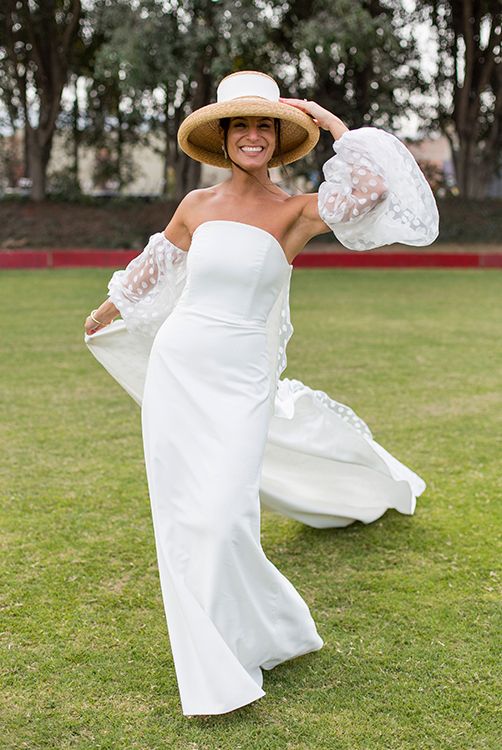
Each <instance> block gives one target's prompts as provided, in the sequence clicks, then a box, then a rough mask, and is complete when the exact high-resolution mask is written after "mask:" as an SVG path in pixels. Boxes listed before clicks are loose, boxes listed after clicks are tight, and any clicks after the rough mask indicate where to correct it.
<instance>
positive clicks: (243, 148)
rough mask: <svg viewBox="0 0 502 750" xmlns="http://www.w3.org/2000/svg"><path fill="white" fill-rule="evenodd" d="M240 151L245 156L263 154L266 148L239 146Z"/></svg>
mask: <svg viewBox="0 0 502 750" xmlns="http://www.w3.org/2000/svg"><path fill="white" fill-rule="evenodd" d="M239 151H242V152H243V153H244V154H261V152H262V151H265V146H239Z"/></svg>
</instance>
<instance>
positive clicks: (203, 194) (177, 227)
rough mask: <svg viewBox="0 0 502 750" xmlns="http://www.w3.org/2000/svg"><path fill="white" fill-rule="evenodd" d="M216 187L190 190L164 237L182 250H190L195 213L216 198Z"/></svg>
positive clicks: (179, 205)
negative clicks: (213, 197)
mask: <svg viewBox="0 0 502 750" xmlns="http://www.w3.org/2000/svg"><path fill="white" fill-rule="evenodd" d="M214 191H215V188H214V187H209V188H197V189H196V190H190V192H189V193H187V194H186V195H185V196H184V197H183V198H182V199H181V201H180V202H179V204H178V206H177V208H176V211H175V212H174V214H173V215H172V218H171V220H170V221H169V223H168V225H167V226H166V228H165V229H164V236H165V237H166V238H167V239H168V240H170V241H171V242H172V243H173V244H174V245H176V246H177V247H179V248H180V249H181V250H188V248H189V247H190V243H191V241H192V223H193V216H194V212H195V211H197V210H199V209H200V208H201V207H202V206H203V205H204V204H205V202H206V201H207V200H208V199H209V198H211V197H212V196H214V194H215V193H214Z"/></svg>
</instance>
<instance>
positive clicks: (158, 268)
mask: <svg viewBox="0 0 502 750" xmlns="http://www.w3.org/2000/svg"><path fill="white" fill-rule="evenodd" d="M187 255H188V253H187V252H185V251H183V250H180V248H178V247H176V245H173V243H172V242H170V241H169V240H168V239H167V238H166V237H165V235H164V233H163V232H157V233H156V234H153V235H152V236H151V237H150V239H149V241H148V244H147V245H146V247H145V248H144V250H143V251H142V252H141V253H140V254H139V255H138V256H136V258H133V260H132V261H131V262H130V263H129V265H128V266H127V267H126V268H125V269H123V270H121V271H115V273H114V274H113V276H112V277H111V279H110V282H109V284H108V291H109V299H110V300H111V301H112V302H113V304H114V305H115V307H116V308H117V309H118V310H119V312H120V315H121V317H122V319H123V321H124V323H125V324H126V327H127V329H128V330H129V331H131V332H133V333H139V334H142V335H146V336H153V335H154V334H155V333H156V332H157V330H158V328H159V327H160V325H161V324H162V323H163V322H164V320H165V319H166V317H167V316H168V314H169V313H170V312H171V310H172V308H173V307H174V305H175V304H176V301H177V299H178V298H179V296H180V292H181V290H182V289H183V286H184V284H185V279H186V259H187Z"/></svg>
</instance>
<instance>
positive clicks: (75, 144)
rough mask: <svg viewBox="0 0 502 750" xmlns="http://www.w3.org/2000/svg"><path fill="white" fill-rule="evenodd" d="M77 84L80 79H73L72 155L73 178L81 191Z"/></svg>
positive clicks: (75, 77)
mask: <svg viewBox="0 0 502 750" xmlns="http://www.w3.org/2000/svg"><path fill="white" fill-rule="evenodd" d="M77 82H78V77H77V76H74V77H73V88H74V99H73V107H72V120H71V126H72V152H73V153H72V155H73V162H72V172H73V178H74V180H75V185H76V187H77V188H78V190H80V179H79V171H80V170H79V167H80V158H79V146H80V129H79V127H78V121H79V117H80V110H79V106H78V96H77Z"/></svg>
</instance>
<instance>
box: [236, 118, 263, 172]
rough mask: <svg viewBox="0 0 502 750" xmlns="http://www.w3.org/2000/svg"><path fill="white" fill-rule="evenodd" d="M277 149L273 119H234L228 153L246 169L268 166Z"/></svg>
mask: <svg viewBox="0 0 502 750" xmlns="http://www.w3.org/2000/svg"><path fill="white" fill-rule="evenodd" d="M274 149H275V128H274V120H273V118H272V117H232V118H231V120H230V126H229V128H228V136H227V152H228V155H229V157H230V158H231V159H232V161H234V162H236V164H240V166H242V167H244V168H245V169H256V168H259V167H263V166H264V165H267V164H268V162H269V161H270V159H271V158H272V155H273V153H274Z"/></svg>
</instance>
